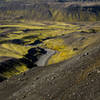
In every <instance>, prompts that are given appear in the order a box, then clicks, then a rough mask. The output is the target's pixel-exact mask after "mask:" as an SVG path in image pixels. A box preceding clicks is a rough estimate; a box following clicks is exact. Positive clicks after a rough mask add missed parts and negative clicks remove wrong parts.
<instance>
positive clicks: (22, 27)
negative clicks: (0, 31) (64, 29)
mask: <svg viewBox="0 0 100 100" xmlns="http://www.w3.org/2000/svg"><path fill="white" fill-rule="evenodd" d="M0 27H2V28H5V27H6V28H13V27H16V28H20V29H26V28H28V29H44V27H43V26H39V25H38V26H36V25H33V26H32V25H25V24H16V25H0Z"/></svg>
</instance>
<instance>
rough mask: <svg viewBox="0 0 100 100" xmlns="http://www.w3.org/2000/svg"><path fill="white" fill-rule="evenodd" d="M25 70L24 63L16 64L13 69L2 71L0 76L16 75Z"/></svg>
mask: <svg viewBox="0 0 100 100" xmlns="http://www.w3.org/2000/svg"><path fill="white" fill-rule="evenodd" d="M27 70H28V68H27V67H26V66H25V65H21V66H16V67H15V69H10V70H9V71H7V72H3V74H2V76H4V77H6V78H10V77H12V76H14V75H18V74H20V73H22V72H25V71H27Z"/></svg>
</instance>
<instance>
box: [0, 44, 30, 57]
mask: <svg viewBox="0 0 100 100" xmlns="http://www.w3.org/2000/svg"><path fill="white" fill-rule="evenodd" d="M30 48H31V47H26V46H22V45H17V44H11V43H8V44H2V45H1V47H0V56H8V57H14V58H22V57H23V55H25V54H27V51H28V50H29V49H30Z"/></svg>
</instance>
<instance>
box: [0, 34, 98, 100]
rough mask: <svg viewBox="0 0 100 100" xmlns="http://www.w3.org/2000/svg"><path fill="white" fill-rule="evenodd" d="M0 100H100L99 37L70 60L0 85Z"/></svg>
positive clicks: (32, 70) (33, 70) (30, 72)
mask: <svg viewBox="0 0 100 100" xmlns="http://www.w3.org/2000/svg"><path fill="white" fill-rule="evenodd" d="M83 34H86V33H83ZM98 34H100V33H98ZM0 98H1V100H16V99H17V100H66V99H68V100H91V99H92V100H100V36H99V39H98V40H96V41H95V42H93V43H92V44H90V45H88V47H86V48H85V49H84V50H83V51H82V52H81V53H80V54H78V55H76V56H74V57H72V58H71V59H69V60H65V61H63V62H61V63H58V64H54V65H49V66H45V67H37V68H33V69H31V70H29V71H27V72H25V73H22V74H20V75H18V76H15V77H12V78H10V79H9V80H6V81H4V82H2V83H0Z"/></svg>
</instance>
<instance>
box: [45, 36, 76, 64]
mask: <svg viewBox="0 0 100 100" xmlns="http://www.w3.org/2000/svg"><path fill="white" fill-rule="evenodd" d="M44 46H45V47H47V48H49V49H53V50H55V51H56V54H55V55H53V56H52V57H51V58H50V60H49V61H48V64H54V63H58V62H61V61H64V60H66V59H69V58H71V57H72V56H73V55H75V54H76V52H75V51H73V50H72V48H71V47H70V46H67V45H65V44H64V41H63V40H62V39H59V38H58V39H50V40H47V41H45V42H44Z"/></svg>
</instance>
